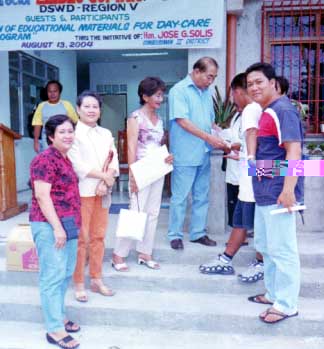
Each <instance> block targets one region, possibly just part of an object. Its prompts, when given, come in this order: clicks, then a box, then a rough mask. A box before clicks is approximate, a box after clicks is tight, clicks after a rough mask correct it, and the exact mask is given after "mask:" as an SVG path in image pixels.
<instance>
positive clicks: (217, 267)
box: [199, 265, 235, 275]
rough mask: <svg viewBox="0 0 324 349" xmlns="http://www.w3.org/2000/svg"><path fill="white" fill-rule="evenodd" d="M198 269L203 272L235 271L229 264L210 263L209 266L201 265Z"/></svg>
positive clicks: (221, 273) (230, 273)
mask: <svg viewBox="0 0 324 349" xmlns="http://www.w3.org/2000/svg"><path fill="white" fill-rule="evenodd" d="M199 270H200V272H201V273H203V274H220V275H233V274H234V273H235V272H234V268H233V267H232V266H231V265H212V266H210V267H209V266H204V265H201V266H200V267H199Z"/></svg>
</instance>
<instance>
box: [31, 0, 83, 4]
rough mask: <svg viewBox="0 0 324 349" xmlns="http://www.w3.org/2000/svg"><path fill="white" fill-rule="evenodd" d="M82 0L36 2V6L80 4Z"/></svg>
mask: <svg viewBox="0 0 324 349" xmlns="http://www.w3.org/2000/svg"><path fill="white" fill-rule="evenodd" d="M82 2H83V0H36V5H61V4H81V3H82Z"/></svg>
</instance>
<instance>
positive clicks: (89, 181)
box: [68, 91, 119, 302]
mask: <svg viewBox="0 0 324 349" xmlns="http://www.w3.org/2000/svg"><path fill="white" fill-rule="evenodd" d="M101 105H102V100H101V97H100V96H99V95H97V94H96V93H94V92H91V91H84V92H82V93H81V94H80V95H79V96H78V99H77V112H78V114H79V117H80V120H79V122H78V123H77V126H76V129H75V141H74V144H73V146H72V148H71V150H70V151H69V154H68V156H69V158H70V159H71V161H72V164H73V168H74V170H75V172H76V173H77V175H78V177H79V190H80V196H81V218H82V223H81V230H80V235H79V241H78V257H77V264H76V268H75V272H74V275H73V279H74V285H75V298H76V300H78V301H80V302H86V301H87V300H88V296H87V293H86V291H85V286H84V273H85V265H86V259H87V252H88V253H89V273H90V279H91V281H90V289H91V291H93V292H98V293H100V294H102V295H103V296H112V295H113V294H114V292H113V291H112V290H110V289H109V288H108V287H107V286H105V284H104V283H103V281H102V262H103V256H104V250H105V245H104V239H105V233H106V230H107V225H108V209H109V204H108V203H109V202H110V198H111V197H110V196H111V191H110V188H111V187H112V186H113V184H114V181H115V176H118V168H119V165H118V157H117V152H116V148H115V145H114V139H113V137H112V134H111V132H110V131H109V130H107V129H105V128H103V127H100V126H98V124H97V122H98V120H99V118H100V112H101Z"/></svg>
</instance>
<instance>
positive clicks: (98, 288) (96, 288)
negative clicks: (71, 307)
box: [90, 281, 115, 297]
mask: <svg viewBox="0 0 324 349" xmlns="http://www.w3.org/2000/svg"><path fill="white" fill-rule="evenodd" d="M90 290H91V291H92V292H95V293H99V294H101V295H102V296H105V297H112V296H114V295H115V292H114V291H113V290H111V289H109V288H108V287H107V286H106V285H104V284H98V283H96V282H94V281H90Z"/></svg>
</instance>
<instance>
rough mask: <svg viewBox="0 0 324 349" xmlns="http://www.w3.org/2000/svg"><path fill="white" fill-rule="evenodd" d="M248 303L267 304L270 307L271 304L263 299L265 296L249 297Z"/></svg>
mask: <svg viewBox="0 0 324 349" xmlns="http://www.w3.org/2000/svg"><path fill="white" fill-rule="evenodd" d="M262 298H263V299H265V300H263V299H262ZM248 301H250V302H253V303H257V304H269V305H272V304H273V302H270V301H269V300H268V299H266V298H265V294H257V295H255V296H251V297H249V298H248Z"/></svg>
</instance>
